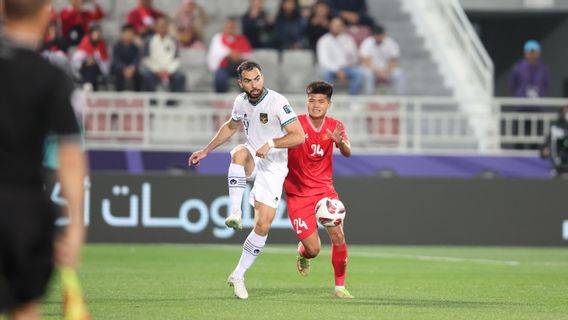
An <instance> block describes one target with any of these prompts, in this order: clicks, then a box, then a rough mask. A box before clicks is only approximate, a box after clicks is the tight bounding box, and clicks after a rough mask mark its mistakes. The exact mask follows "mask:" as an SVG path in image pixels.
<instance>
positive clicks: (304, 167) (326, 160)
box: [284, 114, 347, 197]
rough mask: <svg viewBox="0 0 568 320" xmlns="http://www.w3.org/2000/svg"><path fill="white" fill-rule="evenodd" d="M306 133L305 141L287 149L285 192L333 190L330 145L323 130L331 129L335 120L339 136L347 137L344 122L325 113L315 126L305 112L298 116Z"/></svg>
mask: <svg viewBox="0 0 568 320" xmlns="http://www.w3.org/2000/svg"><path fill="white" fill-rule="evenodd" d="M298 120H300V124H301V125H302V128H303V129H304V133H305V134H306V142H305V143H304V144H301V145H299V146H297V147H295V148H289V149H288V170H289V172H288V176H287V177H286V180H285V181H284V188H285V189H286V194H292V195H296V196H302V197H308V196H313V195H318V194H322V193H327V192H329V191H334V188H333V146H334V144H335V143H334V142H333V140H332V139H331V137H330V135H329V134H328V133H327V130H328V129H329V131H331V132H333V131H334V130H335V128H336V126H337V125H338V124H339V126H340V128H341V129H342V131H343V133H342V136H343V139H345V140H347V134H346V133H345V126H344V125H343V123H342V122H341V121H339V120H336V119H334V118H331V117H326V118H325V119H324V122H323V124H322V126H321V128H320V129H319V130H316V129H315V128H314V126H313V124H312V122H311V120H310V119H309V116H308V115H307V114H302V115H299V116H298Z"/></svg>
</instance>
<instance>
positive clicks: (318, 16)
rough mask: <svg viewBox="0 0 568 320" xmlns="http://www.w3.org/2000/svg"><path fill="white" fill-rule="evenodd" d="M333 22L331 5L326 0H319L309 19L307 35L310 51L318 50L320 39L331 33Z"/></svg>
mask: <svg viewBox="0 0 568 320" xmlns="http://www.w3.org/2000/svg"><path fill="white" fill-rule="evenodd" d="M330 22H331V11H330V8H329V5H328V4H327V2H325V1H324V0H318V1H317V2H316V3H315V4H314V6H313V7H312V13H311V15H310V16H309V18H308V23H307V27H306V35H307V37H308V43H309V46H310V49H312V50H314V51H315V50H316V45H317V43H318V40H319V38H321V37H322V36H323V35H324V34H326V33H328V32H329V24H330Z"/></svg>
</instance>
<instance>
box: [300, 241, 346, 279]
mask: <svg viewBox="0 0 568 320" xmlns="http://www.w3.org/2000/svg"><path fill="white" fill-rule="evenodd" d="M302 248H303V247H302ZM331 264H332V265H333V270H334V273H335V285H336V286H343V285H344V284H345V270H346V269H347V244H346V243H344V244H341V245H338V246H335V245H332V246H331Z"/></svg>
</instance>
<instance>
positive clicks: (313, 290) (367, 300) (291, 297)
mask: <svg viewBox="0 0 568 320" xmlns="http://www.w3.org/2000/svg"><path fill="white" fill-rule="evenodd" d="M353 293H354V295H355V299H335V297H334V296H333V290H330V289H329V288H321V287H309V288H306V287H304V288H250V290H249V301H255V300H256V301H259V302H260V301H282V300H287V301H293V302H294V303H296V304H306V305H311V306H313V305H320V304H321V305H322V306H329V301H330V299H334V303H345V304H349V305H359V306H402V307H416V308H446V309H447V308H456V309H460V308H498V307H513V306H527V304H526V303H514V302H499V301H472V300H449V299H427V298H426V299H423V298H407V299H405V298H390V297H384V296H358V295H357V294H356V292H353ZM194 300H197V301H207V300H209V301H211V300H235V297H233V296H232V294H231V293H230V292H228V293H227V294H226V295H222V296H219V295H216V296H201V297H195V298H194Z"/></svg>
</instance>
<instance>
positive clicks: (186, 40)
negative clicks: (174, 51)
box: [175, 0, 209, 49]
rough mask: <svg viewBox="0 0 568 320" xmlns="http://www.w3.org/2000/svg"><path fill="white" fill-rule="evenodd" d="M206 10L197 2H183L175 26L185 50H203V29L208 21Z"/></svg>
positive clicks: (190, 0)
mask: <svg viewBox="0 0 568 320" xmlns="http://www.w3.org/2000/svg"><path fill="white" fill-rule="evenodd" d="M208 19H209V18H208V16H207V13H206V12H205V9H204V8H203V7H202V6H200V5H199V4H198V3H197V1H196V0H183V1H182V4H181V7H180V9H179V11H178V13H177V14H176V16H175V26H176V29H177V36H178V41H179V43H180V45H181V46H182V47H183V48H193V49H203V48H205V46H204V44H203V29H204V28H205V25H206V24H207V21H208Z"/></svg>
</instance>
